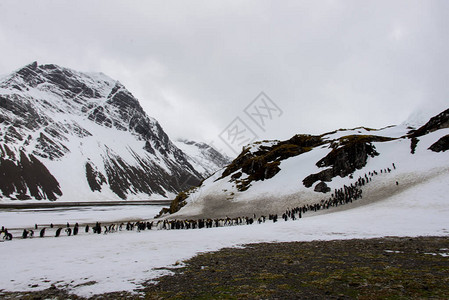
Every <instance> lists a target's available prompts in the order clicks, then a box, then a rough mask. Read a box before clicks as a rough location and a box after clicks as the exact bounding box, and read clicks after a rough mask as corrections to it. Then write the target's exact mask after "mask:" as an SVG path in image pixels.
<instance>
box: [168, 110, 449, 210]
mask: <svg viewBox="0 0 449 300" xmlns="http://www.w3.org/2000/svg"><path fill="white" fill-rule="evenodd" d="M448 127H449V110H446V111H445V112H443V113H441V114H439V115H438V116H435V117H434V118H432V119H431V120H430V121H428V122H427V123H426V124H425V125H423V126H422V127H421V128H418V129H416V130H414V131H410V128H409V127H407V125H405V124H403V125H399V126H390V127H386V128H383V129H379V130H375V129H369V128H364V127H360V128H355V129H349V130H348V129H340V130H337V131H334V132H331V133H326V134H323V135H319V136H311V135H296V136H294V137H292V138H291V139H290V140H287V141H263V142H256V143H253V144H251V145H249V146H247V147H245V148H244V149H243V151H242V153H241V154H240V155H239V156H238V157H237V158H236V159H235V160H234V161H233V162H232V163H231V164H230V165H229V166H227V167H226V168H224V169H222V170H221V171H219V172H216V173H215V174H214V175H213V176H212V177H210V178H208V179H207V180H205V181H204V183H203V184H202V185H201V187H199V188H195V189H193V190H191V191H189V192H188V194H187V195H188V197H184V198H185V199H184V198H181V199H179V198H178V201H180V205H178V207H179V206H182V205H185V206H184V207H182V208H181V210H180V211H178V212H177V213H175V214H173V215H172V216H170V217H171V218H188V217H193V216H204V217H224V216H230V217H232V216H242V215H252V214H253V213H255V214H256V215H260V214H265V215H268V214H270V213H282V212H284V211H285V210H286V209H287V208H293V207H298V206H303V205H307V204H310V205H312V204H317V203H321V204H323V203H327V202H331V201H333V200H335V198H336V197H338V195H339V190H340V189H341V191H343V193H346V191H348V190H349V189H357V191H359V190H361V193H362V197H363V203H365V204H366V203H369V202H372V201H376V200H381V199H384V198H386V197H388V196H390V195H392V194H395V193H399V192H402V191H404V190H406V189H409V188H411V187H413V186H415V185H418V184H420V183H422V182H423V181H426V180H429V179H431V178H433V177H435V176H439V175H441V174H443V173H448V172H449V151H446V150H448V149H449V128H448ZM351 200H352V199H351ZM448 204H449V202H448ZM351 205H356V204H355V202H354V203H352V204H351Z"/></svg>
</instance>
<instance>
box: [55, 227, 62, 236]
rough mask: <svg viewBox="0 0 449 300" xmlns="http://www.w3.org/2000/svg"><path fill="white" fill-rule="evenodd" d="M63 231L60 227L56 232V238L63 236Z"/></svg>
mask: <svg viewBox="0 0 449 300" xmlns="http://www.w3.org/2000/svg"><path fill="white" fill-rule="evenodd" d="M61 230H62V228H61V227H59V228H58V229H57V230H56V234H55V237H58V236H59V235H60V234H61Z"/></svg>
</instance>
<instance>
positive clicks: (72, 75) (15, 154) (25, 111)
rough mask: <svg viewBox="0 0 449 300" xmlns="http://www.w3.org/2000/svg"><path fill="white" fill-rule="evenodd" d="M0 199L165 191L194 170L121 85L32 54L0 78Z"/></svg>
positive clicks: (191, 181) (178, 186) (193, 179)
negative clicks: (38, 59) (39, 59)
mask: <svg viewBox="0 0 449 300" xmlns="http://www.w3.org/2000/svg"><path fill="white" fill-rule="evenodd" d="M0 171H1V172H0V189H1V196H0V198H1V200H0V201H10V200H58V201H89V200H122V199H128V200H149V199H163V198H166V199H170V198H172V197H173V195H175V194H176V193H177V192H179V191H180V190H182V189H185V188H188V187H189V186H192V185H196V184H198V183H199V181H200V180H201V179H202V176H201V174H200V173H199V172H198V171H197V170H196V169H195V167H194V166H192V165H191V163H190V162H189V160H188V157H187V156H186V155H185V154H184V153H183V152H182V151H181V150H180V149H178V148H177V147H176V146H175V145H174V144H173V143H172V142H171V141H170V139H169V137H168V136H167V134H166V133H165V132H164V131H163V129H162V127H161V126H160V125H159V123H158V122H157V121H156V120H155V119H153V118H151V117H149V116H147V114H146V113H145V112H144V111H143V109H142V107H141V106H140V104H139V102H138V100H137V99H136V98H134V97H133V95H132V94H131V93H130V92H129V91H128V90H126V88H125V87H124V86H123V85H122V84H120V82H118V81H115V80H113V79H111V78H109V77H108V76H106V75H104V74H102V73H89V74H86V73H81V72H77V71H74V70H70V69H67V68H62V67H59V66H56V65H38V64H37V63H36V62H34V63H32V64H30V65H28V66H26V67H24V68H22V69H20V70H18V71H16V72H14V73H12V74H11V75H9V76H7V77H5V78H3V80H2V81H1V82H0Z"/></svg>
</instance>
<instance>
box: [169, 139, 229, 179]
mask: <svg viewBox="0 0 449 300" xmlns="http://www.w3.org/2000/svg"><path fill="white" fill-rule="evenodd" d="M174 144H175V145H176V146H177V147H178V148H179V149H181V150H182V151H183V152H184V153H185V154H187V156H188V160H189V162H190V163H191V164H192V165H193V166H197V167H196V170H197V171H199V172H200V173H201V175H203V177H204V178H207V177H209V176H210V175H212V174H213V173H214V172H215V171H217V170H220V169H221V168H223V167H225V166H226V165H228V164H229V163H231V159H230V158H229V157H228V156H227V155H226V154H224V153H220V152H218V151H217V150H216V149H214V148H213V147H212V146H210V145H208V144H206V143H200V142H195V141H191V140H187V139H179V140H176V141H174Z"/></svg>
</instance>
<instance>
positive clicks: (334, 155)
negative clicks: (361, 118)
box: [303, 135, 391, 187]
mask: <svg viewBox="0 0 449 300" xmlns="http://www.w3.org/2000/svg"><path fill="white" fill-rule="evenodd" d="M389 140H391V138H384V137H379V136H371V135H351V136H346V137H342V138H341V139H339V141H338V142H335V143H334V144H333V145H332V146H333V149H332V151H331V152H330V153H329V154H328V155H326V156H325V157H324V158H322V159H320V160H319V161H318V162H317V163H316V165H317V167H320V168H324V167H328V169H326V170H323V171H321V172H319V173H315V174H311V175H309V176H307V177H306V178H304V180H303V184H304V186H305V187H311V186H312V185H313V184H314V183H315V182H316V181H318V180H321V181H327V182H329V181H331V180H332V178H333V177H336V176H340V177H345V176H348V175H349V174H351V173H353V172H354V171H355V170H358V169H361V168H363V167H364V166H365V165H366V162H367V161H368V157H374V156H376V155H379V153H377V151H376V148H375V147H374V145H373V144H372V142H384V141H389Z"/></svg>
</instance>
